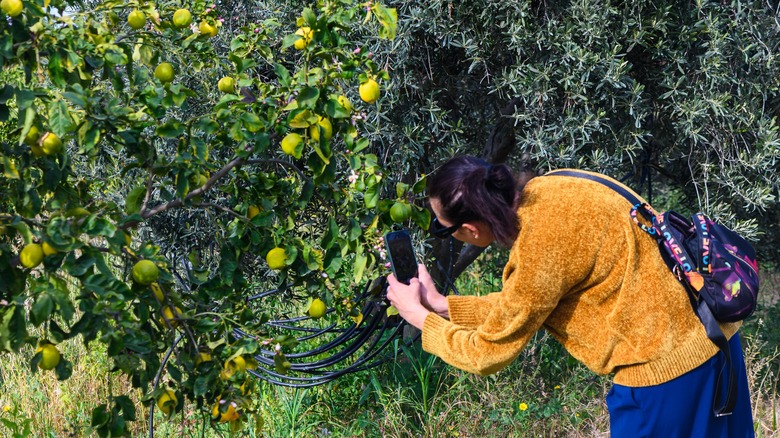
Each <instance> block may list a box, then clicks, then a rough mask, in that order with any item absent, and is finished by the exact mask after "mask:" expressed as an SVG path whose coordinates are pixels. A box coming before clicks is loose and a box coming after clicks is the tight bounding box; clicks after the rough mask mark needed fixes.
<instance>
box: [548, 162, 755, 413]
mask: <svg viewBox="0 0 780 438" xmlns="http://www.w3.org/2000/svg"><path fill="white" fill-rule="evenodd" d="M548 175H563V176H573V177H577V178H584V179H589V180H591V181H596V182H599V183H601V184H603V185H606V186H607V187H609V188H611V189H613V190H615V191H616V192H618V193H619V194H621V195H622V196H623V197H624V198H626V199H627V200H628V201H629V202H630V203H631V204H632V205H633V207H632V208H631V210H630V213H629V214H630V217H631V219H632V220H633V221H634V223H636V225H638V226H639V227H640V228H641V229H642V230H644V231H645V232H646V233H647V234H648V235H650V236H651V237H653V238H654V239H655V240H656V242H657V244H658V247H659V249H660V251H661V256H662V257H663V259H664V261H665V262H666V265H667V266H668V267H669V269H670V270H671V271H672V273H673V274H674V276H675V277H676V278H677V280H679V282H680V283H681V284H682V285H683V286H684V287H685V290H686V291H687V292H688V298H689V299H690V301H691V305H692V306H693V310H694V312H695V313H696V315H697V316H698V317H699V319H700V320H701V322H702V324H703V325H704V329H705V331H706V332H707V337H708V338H709V339H710V340H711V341H712V342H713V343H714V344H715V345H717V346H718V348H719V349H720V350H721V351H722V352H723V354H724V356H725V358H726V365H727V366H728V368H729V374H730V375H729V380H728V390H727V394H726V400H725V401H724V403H723V404H722V405H720V406H719V403H718V398H719V394H720V386H721V383H722V377H723V375H722V374H721V376H720V377H719V378H718V383H717V386H716V389H715V397H716V399H715V400H714V401H713V412H714V414H715V416H718V417H720V416H724V415H730V414H731V413H732V411H733V410H734V406H735V404H736V400H737V387H736V377H735V373H734V367H733V364H732V361H731V353H730V350H729V346H728V340H727V339H726V336H725V335H724V334H723V332H722V331H721V329H720V327H719V326H718V322H736V321H741V320H743V319H745V318H747V317H748V316H750V315H751V314H752V313H753V311H754V310H755V308H756V301H757V299H758V286H759V279H758V262H757V261H756V253H755V250H754V249H753V247H752V246H751V245H750V243H748V242H747V240H745V239H744V238H742V237H741V236H740V235H739V234H737V233H735V232H734V231H732V230H730V229H729V228H727V227H726V226H724V225H722V224H718V223H716V222H714V221H712V220H711V219H710V218H708V217H707V216H706V215H704V214H703V213H700V212H699V213H696V214H694V215H692V216H691V218H690V219H688V218H686V217H685V216H683V215H681V214H679V213H677V212H675V211H668V212H665V213H656V212H655V211H654V210H653V208H652V207H651V206H650V205H648V204H647V203H645V202H642V201H640V200H639V198H637V197H636V196H635V195H634V194H633V193H632V192H630V191H629V190H627V189H626V187H625V186H623V185H620V184H617V183H615V182H614V181H612V180H609V179H606V178H603V177H601V176H599V175H597V174H592V173H585V172H581V171H576V170H560V171H554V172H551V173H548ZM639 216H641V217H642V218H643V219H644V220H645V222H646V223H647V225H646V224H645V223H642V222H641V221H640V219H639Z"/></svg>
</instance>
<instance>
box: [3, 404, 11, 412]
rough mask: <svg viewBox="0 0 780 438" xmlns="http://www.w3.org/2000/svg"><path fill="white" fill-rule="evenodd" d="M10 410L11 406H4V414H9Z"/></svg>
mask: <svg viewBox="0 0 780 438" xmlns="http://www.w3.org/2000/svg"><path fill="white" fill-rule="evenodd" d="M10 410H11V405H5V406H3V412H9V411H10Z"/></svg>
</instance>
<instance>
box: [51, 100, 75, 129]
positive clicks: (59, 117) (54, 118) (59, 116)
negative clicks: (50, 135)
mask: <svg viewBox="0 0 780 438" xmlns="http://www.w3.org/2000/svg"><path fill="white" fill-rule="evenodd" d="M49 128H51V130H52V131H53V132H54V133H55V134H57V135H58V136H60V137H62V136H64V135H65V134H67V133H68V132H70V130H71V129H72V128H73V119H72V118H71V116H70V111H68V106H67V105H66V104H65V101H63V100H60V99H55V100H52V101H51V102H49Z"/></svg>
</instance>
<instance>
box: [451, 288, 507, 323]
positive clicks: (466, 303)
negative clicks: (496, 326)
mask: <svg viewBox="0 0 780 438" xmlns="http://www.w3.org/2000/svg"><path fill="white" fill-rule="evenodd" d="M500 299H501V293H500V292H495V293H491V294H488V295H483V296H474V295H450V296H448V297H447V309H448V311H449V314H450V315H449V320H450V321H452V323H453V324H456V325H460V326H464V327H470V328H475V327H477V326H479V325H480V324H482V322H484V321H485V318H487V316H488V315H489V314H490V311H491V310H492V309H493V307H494V306H495V303H497V302H499V300H500Z"/></svg>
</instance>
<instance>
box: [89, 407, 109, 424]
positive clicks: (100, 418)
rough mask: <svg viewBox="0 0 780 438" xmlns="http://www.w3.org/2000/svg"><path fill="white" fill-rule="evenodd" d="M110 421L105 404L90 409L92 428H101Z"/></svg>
mask: <svg viewBox="0 0 780 438" xmlns="http://www.w3.org/2000/svg"><path fill="white" fill-rule="evenodd" d="M110 419H111V416H110V415H109V413H108V407H107V406H106V405H105V404H101V405H99V406H96V407H95V408H94V409H92V422H91V425H92V427H99V426H102V425H104V424H106V423H108V421H109V420H110Z"/></svg>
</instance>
